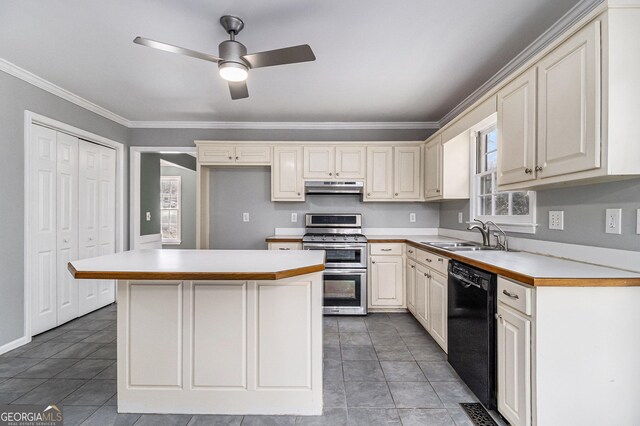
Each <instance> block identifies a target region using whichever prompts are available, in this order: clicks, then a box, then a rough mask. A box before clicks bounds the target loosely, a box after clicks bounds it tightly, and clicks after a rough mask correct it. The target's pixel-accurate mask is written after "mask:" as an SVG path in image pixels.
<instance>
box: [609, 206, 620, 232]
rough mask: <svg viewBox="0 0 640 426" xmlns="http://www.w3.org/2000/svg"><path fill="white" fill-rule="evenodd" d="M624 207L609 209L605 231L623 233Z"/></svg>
mask: <svg viewBox="0 0 640 426" xmlns="http://www.w3.org/2000/svg"><path fill="white" fill-rule="evenodd" d="M620 222H622V209H607V212H606V217H605V232H606V233H607V234H621V233H622V232H621V230H620Z"/></svg>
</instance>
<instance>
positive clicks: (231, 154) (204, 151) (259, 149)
mask: <svg viewBox="0 0 640 426" xmlns="http://www.w3.org/2000/svg"><path fill="white" fill-rule="evenodd" d="M197 145H198V162H199V163H200V164H202V165H208V166H214V165H229V164H246V165H261V164H263V165H269V164H271V146H269V145H245V144H239V145H221V144H218V143H216V142H198V143H197Z"/></svg>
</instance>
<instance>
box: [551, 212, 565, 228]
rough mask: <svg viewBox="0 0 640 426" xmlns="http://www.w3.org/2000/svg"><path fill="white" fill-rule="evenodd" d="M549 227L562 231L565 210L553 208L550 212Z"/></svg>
mask: <svg viewBox="0 0 640 426" xmlns="http://www.w3.org/2000/svg"><path fill="white" fill-rule="evenodd" d="M549 229H555V230H557V231H562V230H563V229H564V211H562V210H555V211H554V210H552V211H550V212H549Z"/></svg>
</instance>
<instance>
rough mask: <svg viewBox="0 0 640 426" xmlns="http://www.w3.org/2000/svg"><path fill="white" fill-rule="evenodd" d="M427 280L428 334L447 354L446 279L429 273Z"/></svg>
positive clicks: (438, 274)
mask: <svg viewBox="0 0 640 426" xmlns="http://www.w3.org/2000/svg"><path fill="white" fill-rule="evenodd" d="M430 275H431V277H430V279H429V297H428V300H429V333H430V334H431V337H433V339H434V340H435V341H436V342H438V344H439V345H440V347H441V348H442V350H444V351H445V352H447V277H446V276H444V275H442V274H440V273H438V272H435V271H431V272H430Z"/></svg>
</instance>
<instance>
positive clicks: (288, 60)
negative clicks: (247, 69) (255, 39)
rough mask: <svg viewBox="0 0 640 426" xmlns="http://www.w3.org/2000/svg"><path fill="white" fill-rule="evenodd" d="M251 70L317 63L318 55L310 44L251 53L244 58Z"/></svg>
mask: <svg viewBox="0 0 640 426" xmlns="http://www.w3.org/2000/svg"><path fill="white" fill-rule="evenodd" d="M242 59H244V60H245V61H247V63H248V64H249V66H251V68H262V67H272V66H274V65H286V64H295V63H298V62H309V61H315V60H316V55H314V54H313V50H311V47H310V46H309V45H308V44H301V45H299V46H291V47H285V48H283V49H276V50H267V51H266V52H258V53H249V54H247V55H244V56H243V57H242Z"/></svg>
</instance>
